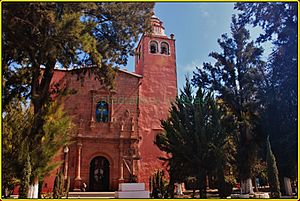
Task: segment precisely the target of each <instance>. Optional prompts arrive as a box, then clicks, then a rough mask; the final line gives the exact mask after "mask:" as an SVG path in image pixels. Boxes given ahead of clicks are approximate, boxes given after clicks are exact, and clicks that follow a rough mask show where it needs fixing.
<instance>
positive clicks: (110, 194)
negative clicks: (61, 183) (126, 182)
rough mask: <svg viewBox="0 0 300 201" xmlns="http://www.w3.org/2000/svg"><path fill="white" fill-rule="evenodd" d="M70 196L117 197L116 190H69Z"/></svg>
mask: <svg viewBox="0 0 300 201" xmlns="http://www.w3.org/2000/svg"><path fill="white" fill-rule="evenodd" d="M68 198H115V192H69V196H68Z"/></svg>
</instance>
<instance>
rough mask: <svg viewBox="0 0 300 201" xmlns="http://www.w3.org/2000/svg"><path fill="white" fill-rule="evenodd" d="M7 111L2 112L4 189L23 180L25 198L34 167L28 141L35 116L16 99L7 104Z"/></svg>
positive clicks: (22, 195)
mask: <svg viewBox="0 0 300 201" xmlns="http://www.w3.org/2000/svg"><path fill="white" fill-rule="evenodd" d="M5 111H6V112H5V113H4V114H2V126H3V127H2V128H3V130H2V182H3V183H2V185H3V188H2V189H3V190H4V189H5V188H8V189H9V191H12V190H13V188H14V184H16V183H19V182H20V181H23V183H21V188H20V196H21V197H23V198H25V197H26V196H27V191H28V187H27V185H29V183H30V176H31V169H32V168H31V157H30V155H29V153H28V144H27V142H28V133H29V131H30V126H31V123H32V122H33V116H32V113H31V111H30V110H29V109H27V108H26V107H24V106H23V105H22V104H21V103H20V102H16V101H14V102H11V103H10V104H9V105H7V107H6V109H5ZM3 195H4V192H3Z"/></svg>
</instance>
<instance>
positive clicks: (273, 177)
mask: <svg viewBox="0 0 300 201" xmlns="http://www.w3.org/2000/svg"><path fill="white" fill-rule="evenodd" d="M267 172H268V179H269V186H270V191H271V198H280V196H281V193H280V183H279V178H278V169H277V165H276V159H275V156H274V154H273V152H272V149H271V144H270V140H269V136H268V138H267Z"/></svg>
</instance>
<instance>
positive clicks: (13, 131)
mask: <svg viewBox="0 0 300 201" xmlns="http://www.w3.org/2000/svg"><path fill="white" fill-rule="evenodd" d="M8 107H9V108H7V109H6V111H7V113H6V114H4V118H3V135H2V136H3V158H2V165H3V167H4V169H3V174H2V175H3V176H2V179H3V186H4V187H8V186H9V183H10V182H12V181H13V180H18V181H19V182H21V183H20V186H21V188H20V195H21V197H22V196H23V198H26V196H27V194H28V193H27V191H28V185H29V184H32V182H33V181H34V178H39V179H40V180H42V179H43V177H45V176H47V175H48V173H49V171H51V170H53V169H54V168H55V167H57V165H59V163H52V160H53V157H54V156H55V154H57V153H58V151H59V150H60V149H61V148H62V147H63V146H64V145H67V144H68V143H70V139H71V137H72V134H73V132H74V125H73V124H72V122H71V119H70V117H68V116H67V115H66V114H65V113H64V112H63V110H62V108H61V107H60V106H58V104H57V103H56V102H53V103H52V104H50V106H49V109H48V111H47V114H46V116H45V125H44V128H43V130H44V132H45V135H44V136H43V138H42V140H41V142H39V143H36V147H35V149H34V150H29V143H30V141H31V140H32V139H29V135H28V133H29V132H30V128H31V123H32V122H33V118H34V115H33V111H32V108H28V107H26V106H24V105H22V104H10V105H8ZM12 187H13V186H12Z"/></svg>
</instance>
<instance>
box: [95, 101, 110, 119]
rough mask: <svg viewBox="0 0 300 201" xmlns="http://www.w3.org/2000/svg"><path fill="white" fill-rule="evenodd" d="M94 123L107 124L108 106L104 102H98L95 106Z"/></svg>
mask: <svg viewBox="0 0 300 201" xmlns="http://www.w3.org/2000/svg"><path fill="white" fill-rule="evenodd" d="M96 121H97V122H108V104H107V103H106V102H105V101H99V102H98V103H97V105H96Z"/></svg>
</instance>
